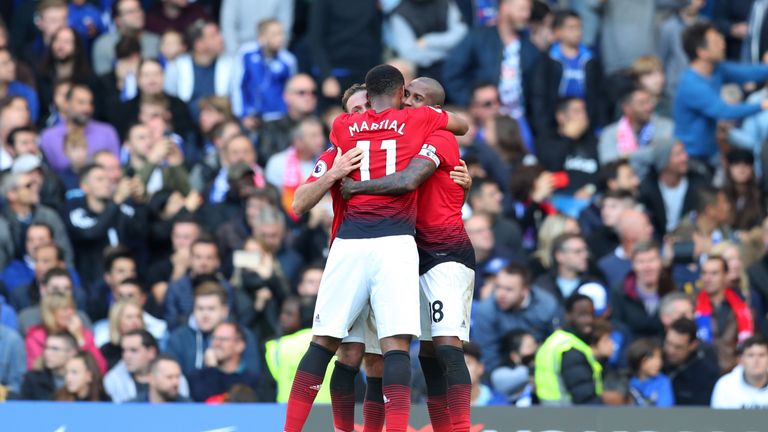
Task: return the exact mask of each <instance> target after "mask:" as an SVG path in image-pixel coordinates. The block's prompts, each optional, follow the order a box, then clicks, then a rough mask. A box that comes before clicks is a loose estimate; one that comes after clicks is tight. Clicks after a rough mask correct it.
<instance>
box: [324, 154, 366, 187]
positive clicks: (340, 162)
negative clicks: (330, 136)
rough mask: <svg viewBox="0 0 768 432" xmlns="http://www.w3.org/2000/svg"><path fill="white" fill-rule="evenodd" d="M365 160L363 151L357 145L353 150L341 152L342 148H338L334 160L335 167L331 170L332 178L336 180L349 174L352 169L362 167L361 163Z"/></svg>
mask: <svg viewBox="0 0 768 432" xmlns="http://www.w3.org/2000/svg"><path fill="white" fill-rule="evenodd" d="M362 160H363V151H362V150H361V149H359V148H357V147H355V148H353V149H352V150H350V151H348V152H346V153H344V154H341V149H340V148H338V147H337V148H336V159H334V161H333V167H331V169H330V171H329V172H331V173H332V174H331V175H332V176H333V177H332V178H334V179H335V180H336V181H339V180H341V179H343V178H344V177H346V176H348V175H349V173H351V172H352V171H354V170H356V169H358V168H360V163H361V161H362Z"/></svg>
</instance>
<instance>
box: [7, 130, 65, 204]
mask: <svg viewBox="0 0 768 432" xmlns="http://www.w3.org/2000/svg"><path fill="white" fill-rule="evenodd" d="M8 144H9V145H10V148H11V150H13V152H14V154H15V155H16V157H15V158H14V160H13V165H12V166H11V172H12V173H20V174H23V173H29V174H31V175H32V176H33V177H34V178H36V179H37V182H38V183H40V185H41V186H40V203H41V204H43V205H45V206H48V207H50V208H52V209H54V210H56V211H57V212H59V213H61V212H62V210H63V209H64V184H63V181H62V180H61V179H60V178H59V177H58V175H57V174H56V173H54V172H53V171H52V170H51V168H50V167H49V166H48V163H47V162H46V161H45V159H44V158H43V154H42V153H41V152H40V147H39V145H38V135H37V132H36V131H35V129H33V128H32V127H31V126H25V127H21V128H14V129H12V130H11V132H10V133H9V134H8Z"/></svg>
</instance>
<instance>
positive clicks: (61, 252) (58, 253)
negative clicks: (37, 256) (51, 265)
mask: <svg viewBox="0 0 768 432" xmlns="http://www.w3.org/2000/svg"><path fill="white" fill-rule="evenodd" d="M44 248H51V249H53V250H55V251H56V259H57V260H58V261H64V249H62V248H61V246H59V245H57V244H56V243H48V244H43V245H40V246H38V247H37V248H35V250H40V249H44ZM51 270H53V269H51ZM59 270H62V269H59Z"/></svg>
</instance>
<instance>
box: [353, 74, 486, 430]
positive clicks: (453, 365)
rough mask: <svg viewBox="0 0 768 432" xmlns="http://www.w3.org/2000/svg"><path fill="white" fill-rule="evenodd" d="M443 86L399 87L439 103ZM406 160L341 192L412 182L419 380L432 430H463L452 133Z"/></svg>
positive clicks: (468, 270) (462, 234)
mask: <svg viewBox="0 0 768 432" xmlns="http://www.w3.org/2000/svg"><path fill="white" fill-rule="evenodd" d="M444 99H445V93H444V90H443V88H442V86H441V85H440V83H438V82H437V81H435V80H433V79H430V78H417V79H415V80H413V81H412V82H411V83H410V84H409V85H408V87H407V88H406V97H405V101H404V102H403V105H404V106H406V107H414V108H416V107H421V106H425V105H437V106H439V105H441V104H442V103H443V100H444ZM420 155H426V156H428V157H429V159H431V160H428V159H424V158H414V159H413V160H412V161H411V163H410V164H409V166H408V168H406V169H405V170H403V171H400V172H398V173H396V174H394V175H391V176H387V177H383V178H379V179H375V180H371V181H367V182H354V181H350V180H349V179H345V180H344V181H343V183H342V194H343V195H344V196H345V197H347V196H350V195H354V194H357V193H365V194H385V195H392V194H401V193H410V192H411V191H413V190H416V188H418V212H417V222H416V243H417V245H418V247H419V267H420V268H419V273H420V274H421V278H420V287H421V310H422V314H421V324H422V334H421V340H422V344H421V350H420V353H419V360H420V362H421V366H422V370H423V371H424V376H425V379H426V382H427V395H428V399H427V406H428V410H429V414H430V419H431V422H432V427H433V428H434V430H435V431H437V432H440V431H447V432H450V431H460V432H465V431H466V432H468V431H469V428H470V419H469V413H470V410H469V405H470V404H469V401H470V391H471V382H470V377H469V372H468V370H467V367H466V364H465V362H464V353H463V350H462V341H467V340H469V322H470V321H469V318H470V317H469V314H470V308H471V302H472V294H473V288H474V267H475V256H474V252H473V249H472V243H471V242H470V240H469V237H468V235H467V233H466V231H465V230H464V223H463V221H462V218H461V208H462V206H463V204H464V192H463V190H462V188H461V187H460V186H458V185H457V184H456V183H455V182H454V181H453V180H452V179H451V171H452V169H453V168H452V167H453V166H455V165H456V164H458V163H459V148H458V144H457V142H456V138H455V137H454V136H453V135H452V134H450V133H448V132H445V131H436V132H435V133H433V134H432V135H430V136H429V137H428V138H427V140H426V141H425V144H424V146H423V148H422V150H421V152H420Z"/></svg>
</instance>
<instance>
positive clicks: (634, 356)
mask: <svg viewBox="0 0 768 432" xmlns="http://www.w3.org/2000/svg"><path fill="white" fill-rule="evenodd" d="M658 350H661V344H660V343H659V342H658V341H656V340H655V339H651V338H642V339H638V340H636V341H634V342H632V344H631V345H630V346H629V348H627V367H628V368H629V372H630V373H631V374H632V375H637V374H638V372H640V367H641V366H642V365H643V361H645V360H647V359H649V358H651V357H652V356H653V353H655V352H656V351H658Z"/></svg>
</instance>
